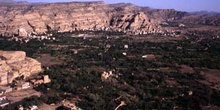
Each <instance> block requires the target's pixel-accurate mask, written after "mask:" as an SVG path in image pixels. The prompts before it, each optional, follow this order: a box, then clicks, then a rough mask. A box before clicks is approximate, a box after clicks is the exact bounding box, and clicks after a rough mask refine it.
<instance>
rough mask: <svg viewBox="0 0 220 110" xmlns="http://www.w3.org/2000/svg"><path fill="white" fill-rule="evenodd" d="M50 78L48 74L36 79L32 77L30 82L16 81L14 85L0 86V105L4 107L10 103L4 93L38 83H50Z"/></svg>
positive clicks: (27, 87)
mask: <svg viewBox="0 0 220 110" xmlns="http://www.w3.org/2000/svg"><path fill="white" fill-rule="evenodd" d="M50 82H51V79H50V78H49V76H48V75H44V76H42V77H40V78H37V79H32V80H30V82H18V83H17V84H15V87H8V86H0V107H4V106H6V105H9V104H10V100H8V98H7V97H6V96H5V94H7V93H9V92H13V91H19V90H25V89H29V88H31V87H33V86H38V85H40V84H46V83H50Z"/></svg>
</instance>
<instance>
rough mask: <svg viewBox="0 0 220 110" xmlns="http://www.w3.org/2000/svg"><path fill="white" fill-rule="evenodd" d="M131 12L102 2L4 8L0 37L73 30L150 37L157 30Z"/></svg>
mask: <svg viewBox="0 0 220 110" xmlns="http://www.w3.org/2000/svg"><path fill="white" fill-rule="evenodd" d="M133 8H134V6H133ZM133 8H132V10H133ZM132 10H130V9H129V7H127V6H125V7H121V8H120V9H119V8H118V7H117V6H112V5H107V4H105V3H104V2H71V3H50V4H25V5H19V6H17V5H4V6H0V34H2V35H20V36H26V35H28V34H30V33H44V32H47V31H58V32H67V31H75V30H113V31H124V32H127V31H129V32H135V33H137V32H142V33H143V32H144V33H152V32H155V31H158V30H159V25H158V23H157V22H155V21H154V20H152V19H150V18H149V17H148V16H147V15H146V14H145V13H143V12H142V11H141V10H136V11H132Z"/></svg>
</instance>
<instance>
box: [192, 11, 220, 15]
mask: <svg viewBox="0 0 220 110" xmlns="http://www.w3.org/2000/svg"><path fill="white" fill-rule="evenodd" d="M192 13H193V14H220V12H215V11H196V12H192Z"/></svg>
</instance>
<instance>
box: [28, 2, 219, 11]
mask: <svg viewBox="0 0 220 110" xmlns="http://www.w3.org/2000/svg"><path fill="white" fill-rule="evenodd" d="M27 1H29V2H68V1H97V0H27ZM104 1H105V3H120V2H126V3H133V4H136V5H138V6H149V7H152V8H161V9H171V8H172V9H176V10H182V11H202V10H206V11H216V12H220V0H104Z"/></svg>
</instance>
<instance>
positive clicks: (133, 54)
mask: <svg viewBox="0 0 220 110" xmlns="http://www.w3.org/2000/svg"><path fill="white" fill-rule="evenodd" d="M71 34H72V33H64V34H58V33H56V34H54V35H55V37H56V39H57V40H56V41H42V42H38V41H35V40H33V41H31V42H30V43H27V44H19V43H14V42H13V43H12V42H11V41H8V42H7V43H3V40H0V43H1V42H2V43H3V44H4V45H1V47H0V49H7V50H16V49H22V50H24V51H26V52H27V53H28V54H29V55H32V56H34V54H35V53H38V54H39V53H49V54H51V55H52V56H65V58H66V61H65V62H64V63H63V64H62V65H54V66H52V67H50V69H49V70H47V71H45V72H44V73H42V74H47V75H49V76H50V78H51V79H52V82H51V83H49V84H44V85H40V86H38V87H36V88H35V89H36V90H39V91H42V93H44V95H43V96H42V97H40V98H38V99H33V100H39V101H40V102H44V103H48V104H51V103H58V102H60V101H61V100H63V99H72V98H74V97H78V98H80V99H81V100H80V101H79V102H78V103H77V105H78V106H80V107H81V108H83V109H85V110H87V109H107V110H108V109H114V108H115V107H116V106H118V105H119V104H120V101H125V103H126V106H123V107H122V108H123V109H125V110H130V109H165V110H170V109H173V108H175V107H177V106H178V108H180V109H202V106H204V105H209V104H211V105H217V106H220V103H219V99H220V93H219V91H217V90H214V89H211V88H210V87H209V86H206V85H204V84H201V83H200V82H198V80H204V77H203V76H202V75H200V74H198V73H192V74H186V73H181V72H178V68H177V67H176V64H179V65H180V64H186V65H189V66H191V67H206V68H215V69H219V68H220V59H219V58H220V57H219V55H220V54H219V52H220V48H219V47H220V46H219V44H220V42H219V41H218V40H215V41H213V40H211V39H208V40H206V39H205V40H202V41H201V42H196V41H195V40H196V39H188V40H181V41H175V42H169V43H164V42H161V43H160V42H158V43H152V42H135V41H132V39H129V38H126V37H121V38H107V37H98V38H86V39H84V38H73V37H71ZM4 42H5V41H4ZM2 43H1V44H2ZM44 43H46V45H43V44H44ZM48 44H52V45H57V47H56V46H55V47H52V46H48ZM125 44H126V45H129V48H128V49H126V48H124V45H125ZM58 45H60V46H58ZM106 45H110V47H107V46H106ZM207 46H208V49H206V47H207ZM18 47H19V48H18ZM39 47H41V48H39ZM72 49H76V50H79V52H78V53H77V54H74V53H73V51H72ZM123 52H126V53H127V54H128V55H127V56H125V55H123V54H122V53H123ZM144 54H154V55H158V56H160V57H159V58H156V59H155V60H146V59H143V58H141V56H142V55H144ZM158 62H161V64H158ZM160 67H168V68H176V69H177V72H170V73H164V72H160V71H157V70H148V68H160ZM103 68H104V70H114V74H117V75H118V77H117V78H115V77H114V78H112V80H111V81H107V82H103V81H102V80H101V74H102V71H103ZM168 79H174V80H175V81H176V83H177V86H170V85H169V84H168V83H167V80H168ZM189 91H193V94H192V95H189ZM28 100H29V99H28ZM30 100H32V99H30ZM29 102H31V101H29ZM21 103H23V102H21ZM34 103H35V102H34ZM27 105H28V104H27Z"/></svg>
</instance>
